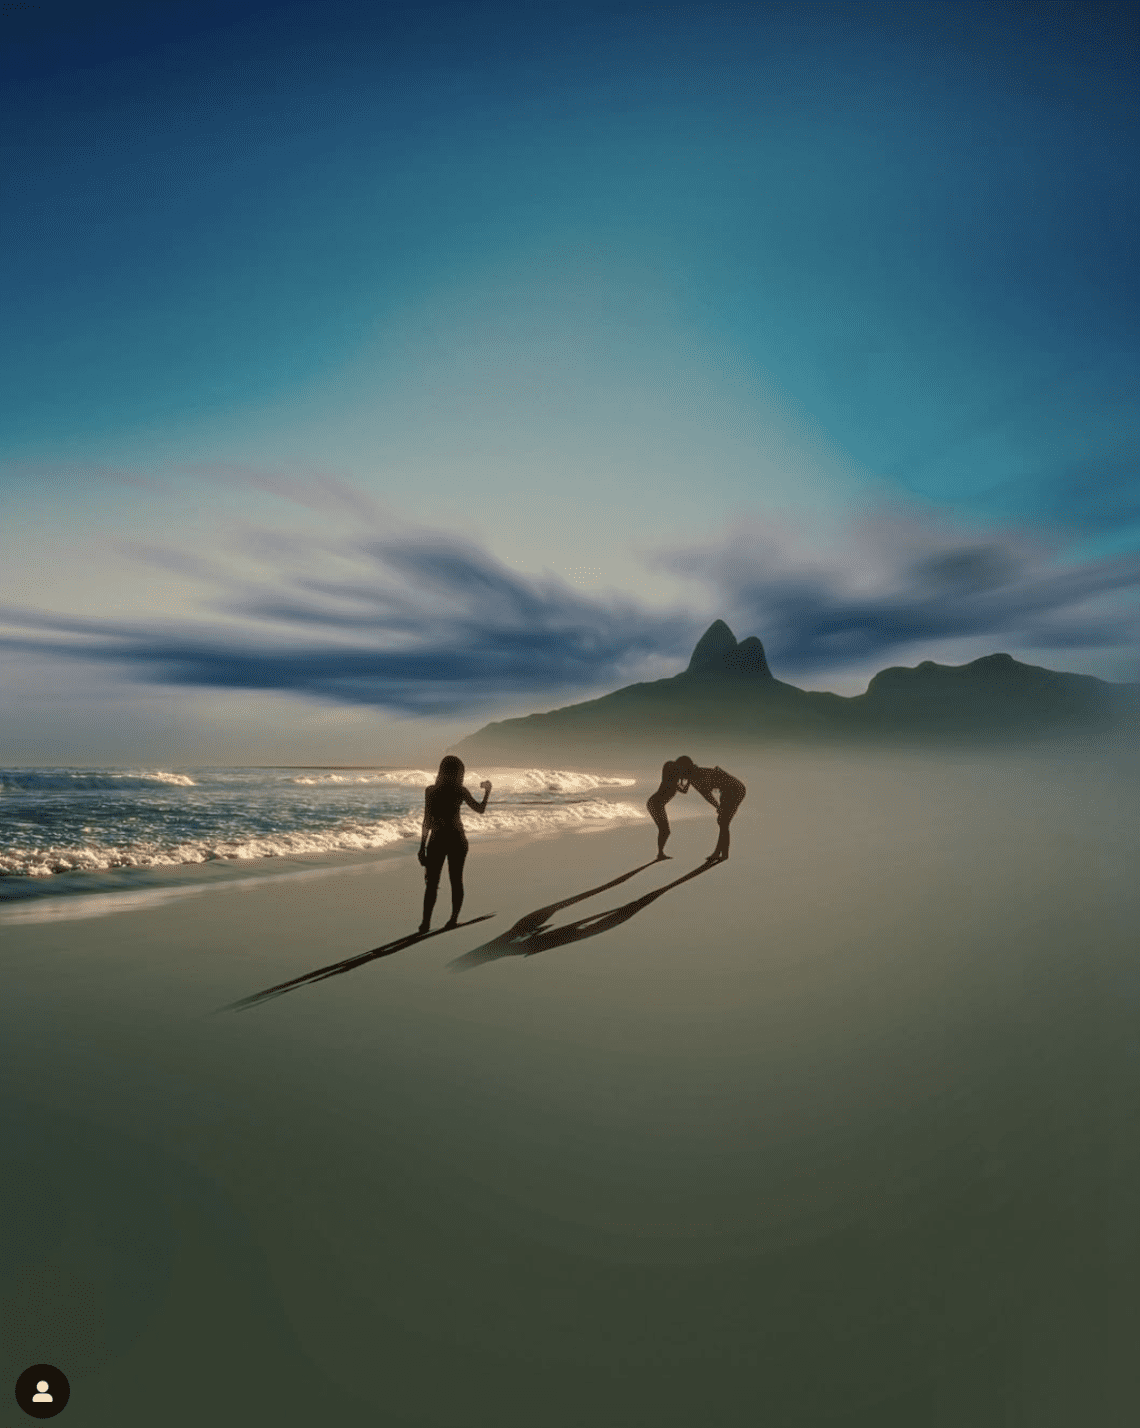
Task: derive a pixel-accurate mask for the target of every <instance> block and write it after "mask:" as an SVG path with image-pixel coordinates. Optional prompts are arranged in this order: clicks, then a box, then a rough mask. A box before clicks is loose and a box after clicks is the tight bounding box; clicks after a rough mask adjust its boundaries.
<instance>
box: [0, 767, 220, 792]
mask: <svg viewBox="0 0 1140 1428" xmlns="http://www.w3.org/2000/svg"><path fill="white" fill-rule="evenodd" d="M163 786H165V787H176V788H194V787H195V783H194V780H193V779H192V778H190V777H189V776H188V775H187V774H180V773H168V772H167V771H166V770H165V769H6V770H5V771H4V773H3V775H0V792H2V791H6V790H10V791H12V792H20V793H36V792H39V791H40V790H43V791H44V792H63V793H68V792H72V791H79V790H82V789H114V790H119V789H130V788H156V787H163Z"/></svg>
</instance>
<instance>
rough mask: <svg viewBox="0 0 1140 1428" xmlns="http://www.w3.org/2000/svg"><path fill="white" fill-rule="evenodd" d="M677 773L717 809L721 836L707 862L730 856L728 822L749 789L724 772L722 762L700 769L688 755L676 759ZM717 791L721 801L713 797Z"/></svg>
mask: <svg viewBox="0 0 1140 1428" xmlns="http://www.w3.org/2000/svg"><path fill="white" fill-rule="evenodd" d="M677 772H678V774H679V775H680V777H681V778H682V779H683V780H685V782H686V784H687V785H688V784H691V785H692V787H693V788H695V789H696V790H697V792H698V793H699V794H700V796H701V797H702V798H703V799H704V800H705V802H706V803H711V804H712V806H713V807H714V808H715V809H716V822H717V827H718V828H719V829H720V837H719V838H718V839H717V841H716V847H715V848H714V849H713V850H712V852H711V853H710V854H709V856H708V857H707V858H706V859H705V861H706V862H707V863H722V862H724V861H725V860H726V859H727V857H728V825H729V824H730V823H731V822H732V817H733V814H734V813H735V812H736V810H737V809H738V808H739V807H740V805H741V804H742V803H743V802H744V794H745V792H746V790H745V787H744V785H743V784H742V783H741V782H740V780H739V779H738V778H733V776H732V775H731V774H730V773H725V771H724V769H722V768H720V767H719V765H718V766H717V767H716V768H711V769H699V768H698V767H697V766H696V764H695V763H693V761H692V759H690V758H689V757H688V756H687V755H685V754H683V755H682V756H681V757H680V758H679V759H678V760H677ZM714 793H719V794H720V802H719V803H718V802H717V800H716V799H715V798H714V797H713V794H714Z"/></svg>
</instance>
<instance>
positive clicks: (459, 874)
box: [419, 754, 491, 932]
mask: <svg viewBox="0 0 1140 1428" xmlns="http://www.w3.org/2000/svg"><path fill="white" fill-rule="evenodd" d="M464 772H465V770H464V768H463V760H462V759H457V758H456V757H455V755H454V754H448V755H447V757H446V758H445V759H443V760H442V761H441V762H440V765H439V773H437V774H436V776H435V783H433V784H429V786H428V787H427V788H425V789H424V822H423V828H422V830H421V833H420V853H419V858H420V863H421V864H422V865H423V867H424V869H425V873H424V880H425V882H426V884H427V887H426V890H425V892H424V919H423V921H422V922H421V923H420V931H421V932H427V931H428V930H429V929H430V927H431V914H432V908H434V907H435V895H436V893H437V892H438V891H439V877H440V874H441V873H442V872H443V865H444V863H445V862H446V863H447V875H448V877H449V878H450V880H451V917H450V918H449V919H448V920H447V922H445V923H444V926H445V927H454V926H455V925H456V923H457V922H458V921H459V909H460V908H461V907H462V906H463V863H464V860H465V858H466V857H467V834H466V833H465V832H464V831H463V822H462V820H461V819H460V817H459V810H460V808H461V807H462V805H463V804H465V803H466V804H468V805H469V806H470V807H471V808H473V809H474V810H475V812H476V813H483V812H484V811H485V810H486V807H487V800H488V799H489V798H490V797H491V782H490V780H489V779H484V780H483V782H482V783H481V784H480V785H479V787H480V788H481V789H482V790H483V802H482V803H476V802H475V800H474V799H473V798H472V797H471V795H470V794H469V793H468V791H467V790H466V789H465V788H464V787H463V774H464ZM429 835H430V837H429Z"/></svg>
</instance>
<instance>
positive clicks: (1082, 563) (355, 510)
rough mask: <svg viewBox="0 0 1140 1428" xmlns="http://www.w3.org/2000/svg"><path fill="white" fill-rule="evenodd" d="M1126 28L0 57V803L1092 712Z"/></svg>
mask: <svg viewBox="0 0 1140 1428" xmlns="http://www.w3.org/2000/svg"><path fill="white" fill-rule="evenodd" d="M1138 18H1140V17H1138V15H1137V7H1136V6H1135V5H1129V6H1122V5H1114V6H1105V5H1101V6H1098V5H1088V4H1083V5H1066V4H1049V5H1039V6H1034V7H1032V9H1031V10H1028V11H1026V12H1025V13H1023V9H1022V7H1020V6H1013V5H1003V4H989V5H983V4H968V3H966V4H963V3H957V4H947V5H937V4H930V5H922V6H916V5H913V4H861V5H850V4H811V3H800V4H795V5H768V6H765V5H763V4H750V5H746V6H745V5H718V4H716V3H715V0H714V3H705V4H702V5H700V6H697V5H693V4H604V3H596V4H566V3H558V0H551V3H531V4H527V5H501V4H493V3H489V4H481V3H478V0H467V3H464V4H460V5H439V4H431V3H421V4H416V5H414V6H413V5H409V6H403V5H392V4H389V5H379V6H378V5H365V4H352V5H349V4H338V3H332V4H328V3H326V4H322V5H319V6H318V5H315V4H310V3H298V4H278V5H272V6H267V5H263V6H257V5H248V4H243V3H241V0H233V3H227V4H225V5H221V4H218V5H215V4H204V3H203V4H189V3H187V4H183V3H166V4H162V5H148V4H141V3H133V4H132V3H118V4H114V3H112V4H104V5H100V6H99V7H96V8H92V7H89V6H69V5H59V4H52V3H50V0H49V3H44V4H41V5H37V6H25V7H10V8H8V9H6V10H5V11H4V12H3V16H2V18H0V25H2V26H3V28H4V35H3V40H4V43H3V44H2V45H0V69H2V71H3V72H2V73H0V82H2V84H3V89H4V92H5V94H6V97H7V107H8V112H9V118H10V122H9V123H8V124H7V125H6V126H5V130H4V134H3V138H2V139H0V144H2V150H0V164H2V166H3V168H2V172H3V187H4V191H5V193H6V195H7V196H8V203H7V207H8V210H9V215H15V220H16V221H14V222H12V221H9V223H8V224H7V225H6V226H5V230H4V236H3V239H2V243H3V248H2V263H0V283H2V287H3V293H2V298H0V301H2V304H3V311H4V313H5V321H4V330H5V341H4V343H3V344H2V350H0V363H2V364H3V372H2V374H0V381H2V390H3V391H4V394H5V400H4V402H3V406H2V409H0V483H2V491H3V509H4V513H5V517H6V518H5V520H4V522H3V536H2V541H3V547H2V555H3V560H4V575H3V588H2V591H0V660H2V661H3V683H2V688H0V716H2V719H3V726H4V728H5V730H6V731H7V732H6V735H5V737H4V739H3V741H2V746H0V762H2V761H7V762H24V763H35V762H49V763H70V762H77V763H78V762H108V763H131V762H137V761H140V760H149V761H153V760H162V761H166V762H183V763H194V762H211V761H220V762H225V761H238V762H244V761H250V762H259V763H262V762H272V761H274V760H276V759H290V760H295V761H299V762H309V761H311V762H318V761H321V760H324V759H330V760H343V761H359V762H363V761H367V760H370V759H377V760H380V761H391V760H392V759H400V758H402V757H404V756H406V755H409V754H411V753H414V752H419V751H425V752H427V751H430V750H432V749H435V748H436V747H438V746H441V745H442V744H444V743H446V742H447V741H448V740H449V739H450V738H452V737H454V736H456V735H458V734H462V733H465V732H468V731H469V730H470V729H471V728H473V727H477V726H478V725H479V724H481V723H483V722H485V721H486V719H488V718H492V717H502V716H504V715H510V714H516V713H526V712H529V711H531V710H533V709H541V708H550V707H554V706H556V705H559V704H564V703H569V702H572V701H573V700H575V699H578V698H583V697H588V696H589V695H591V694H596V693H599V692H602V691H604V690H606V689H609V688H613V687H615V686H616V685H618V684H621V683H628V682H630V681H631V680H633V679H635V678H644V677H655V676H657V675H660V674H665V673H671V672H673V671H674V670H675V669H677V668H679V667H681V665H683V663H684V662H685V659H686V658H687V654H688V651H689V649H690V648H691V645H692V643H693V642H694V640H695V638H696V637H697V636H698V635H699V634H700V633H701V631H702V630H703V628H704V627H705V626H706V625H707V624H708V623H709V621H710V620H711V619H712V618H715V617H717V616H721V617H723V618H726V619H727V620H728V621H729V623H730V624H731V625H732V626H733V628H734V629H735V630H736V632H737V634H738V635H740V636H744V635H746V634H757V635H759V636H760V638H761V639H762V640H763V641H764V642H765V645H766V647H767V649H768V654H769V659H770V662H771V665H772V668H773V670H774V672H775V673H776V674H777V675H778V676H780V677H784V678H787V679H789V680H791V681H792V682H795V683H799V684H802V685H805V686H807V687H814V688H832V689H837V690H840V691H842V692H856V691H858V690H859V689H861V688H862V687H864V685H865V682H866V679H867V678H868V677H869V676H870V675H871V674H873V673H874V672H875V671H876V670H877V669H879V668H882V667H884V666H886V665H889V664H899V663H916V662H917V661H918V660H920V659H924V658H933V659H939V660H943V661H946V662H950V663H956V662H961V661H963V660H965V659H969V658H973V657H975V656H977V655H980V654H986V653H990V652H992V651H993V650H995V649H1004V650H1008V651H1009V652H1011V653H1013V654H1015V655H1017V656H1019V657H1021V658H1025V659H1029V660H1031V661H1032V662H1036V663H1043V664H1048V665H1050V666H1051V667H1053V668H1066V669H1077V670H1082V671H1085V672H1089V673H1094V674H1098V675H1100V676H1102V677H1104V678H1110V679H1135V678H1137V677H1140V668H1138V645H1137V636H1138V632H1140V603H1138V598H1137V597H1138V593H1140V558H1138V550H1140V480H1138V477H1137V469H1136V467H1137V441H1136V437H1137V426H1138V424H1140V419H1138V417H1137V408H1136V396H1135V394H1136V391H1137V390H1138V385H1137V377H1138V375H1140V374H1138V371H1137V368H1138V366H1140V363H1138V359H1137V347H1136V330H1137V318H1138V282H1140V280H1138V278H1137V274H1136V268H1135V261H1134V255H1135V251H1136V237H1137V209H1138V206H1140V199H1138V189H1137V183H1136V170H1135V158H1134V154H1135V152H1137V149H1138V147H1140V146H1138V144H1137V137H1138V136H1137V128H1138V125H1137V100H1136V96H1135V93H1134V91H1135V85H1134V83H1133V81H1134V76H1135V72H1136V59H1137V55H1136V38H1135V37H1136V33H1137V24H1136V22H1137V19H1138Z"/></svg>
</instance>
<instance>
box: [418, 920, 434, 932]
mask: <svg viewBox="0 0 1140 1428" xmlns="http://www.w3.org/2000/svg"><path fill="white" fill-rule="evenodd" d="M416 931H417V932H430V931H431V923H430V922H421V923H420V925H419V927H418V928H417V929H416Z"/></svg>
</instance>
